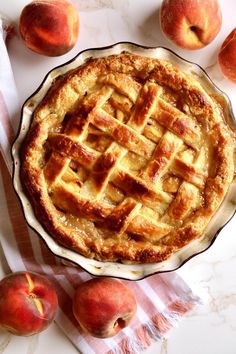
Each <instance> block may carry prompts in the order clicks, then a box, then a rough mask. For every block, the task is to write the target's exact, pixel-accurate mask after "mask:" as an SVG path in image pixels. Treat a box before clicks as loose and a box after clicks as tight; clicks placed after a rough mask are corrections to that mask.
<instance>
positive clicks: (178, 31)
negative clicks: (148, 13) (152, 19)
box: [160, 0, 222, 49]
mask: <svg viewBox="0 0 236 354" xmlns="http://www.w3.org/2000/svg"><path fill="white" fill-rule="evenodd" d="M160 25H161V28H162V31H163V33H164V34H165V35H166V36H167V38H169V39H170V40H171V41H173V42H174V43H175V44H176V45H178V46H179V47H181V48H186V49H199V48H202V47H205V46H206V45H207V44H209V43H210V42H211V41H213V39H214V38H215V37H216V35H217V33H218V32H219V30H220V29H221V25H222V16H221V9H220V6H219V3H218V1H217V0H208V1H206V0H163V1H162V4H161V9H160Z"/></svg>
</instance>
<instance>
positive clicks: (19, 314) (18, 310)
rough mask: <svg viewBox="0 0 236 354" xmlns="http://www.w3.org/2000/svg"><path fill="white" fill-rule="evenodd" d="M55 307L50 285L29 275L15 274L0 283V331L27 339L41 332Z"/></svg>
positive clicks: (51, 318) (32, 274) (30, 273)
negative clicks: (1, 329) (3, 330)
mask: <svg viewBox="0 0 236 354" xmlns="http://www.w3.org/2000/svg"><path fill="white" fill-rule="evenodd" d="M57 306H58V300H57V294H56V291H55V289H54V287H53V285H52V284H51V282H50V281H49V280H48V279H47V278H46V277H44V276H42V275H40V274H36V273H32V272H16V273H11V274H10V275H8V276H6V277H5V278H3V279H2V280H1V282H0V328H3V329H6V330H8V331H9V332H11V333H13V334H16V335H20V336H29V335H32V334H35V333H38V332H41V331H43V330H45V329H46V328H47V327H48V326H49V325H50V323H51V322H52V320H53V318H54V316H55V313H56V310H57Z"/></svg>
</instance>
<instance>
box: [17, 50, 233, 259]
mask: <svg viewBox="0 0 236 354" xmlns="http://www.w3.org/2000/svg"><path fill="white" fill-rule="evenodd" d="M233 153H234V144H233V138H232V134H231V131H230V129H229V128H228V126H227V124H226V122H225V120H224V114H223V110H222V107H221V106H220V105H219V104H218V103H217V101H216V100H215V99H214V97H212V96H211V95H210V94H209V93H207V91H206V90H205V89H204V88H203V87H202V86H201V85H200V84H199V82H198V81H196V80H195V79H193V78H192V77H190V76H187V75H186V74H185V73H183V72H181V71H180V70H179V69H178V68H177V67H174V66H173V65H172V64H171V63H169V62H167V61H162V60H158V59H152V58H147V57H142V56H137V55H132V54H130V53H122V54H120V55H113V56H109V57H106V58H99V59H90V60H88V61H87V62H86V63H85V64H84V65H82V66H80V67H78V68H76V69H74V70H72V71H70V72H69V73H67V74H65V75H63V76H60V77H59V78H57V79H56V80H55V82H54V83H53V85H52V87H51V89H50V90H49V92H48V93H47V94H46V96H45V97H44V98H43V100H42V102H41V103H40V104H39V105H38V107H37V108H36V110H35V112H34V114H33V119H32V122H31V126H30V129H29V132H28V134H27V138H26V140H25V141H24V144H23V148H22V151H21V161H22V168H21V179H22V183H23V185H24V186H25V188H26V190H27V193H28V195H29V198H30V200H31V202H32V204H33V207H34V211H35V214H36V217H37V218H38V220H39V221H40V222H41V224H42V225H43V226H44V228H45V229H46V230H47V231H48V232H49V233H50V234H51V236H53V237H54V238H55V239H56V240H57V242H58V243H60V244H63V245H64V246H66V247H68V248H71V249H73V250H75V251H77V252H78V253H80V254H83V255H85V256H86V257H89V258H95V259H97V260H102V261H116V262H118V261H120V262H129V263H151V262H160V261H163V260H165V259H167V258H168V257H170V255H172V254H173V253H174V252H176V251H177V250H179V249H180V248H182V247H183V246H185V245H186V244H188V243H189V242H190V241H192V240H193V239H196V238H198V237H200V236H201V235H202V233H203V231H204V229H205V228H206V226H207V224H208V223H209V221H210V219H211V217H212V216H213V215H214V213H215V212H216V210H217V209H218V207H219V206H220V204H221V202H222V200H223V198H224V196H225V194H226V192H227V190H228V187H229V185H230V184H231V182H232V180H233V174H234V161H233Z"/></svg>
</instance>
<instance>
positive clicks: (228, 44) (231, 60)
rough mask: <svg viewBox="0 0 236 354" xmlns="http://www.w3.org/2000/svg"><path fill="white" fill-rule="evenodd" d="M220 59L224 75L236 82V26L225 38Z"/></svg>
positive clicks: (219, 55)
mask: <svg viewBox="0 0 236 354" xmlns="http://www.w3.org/2000/svg"><path fill="white" fill-rule="evenodd" d="M218 60H219V65H220V68H221V70H222V72H223V74H224V76H225V77H227V79H229V80H231V81H233V82H234V83H236V28H234V29H233V30H232V32H230V34H229V35H228V36H227V37H226V38H225V40H224V42H223V44H222V46H221V48H220V52H219V54H218Z"/></svg>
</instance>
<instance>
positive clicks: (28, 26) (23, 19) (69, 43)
mask: <svg viewBox="0 0 236 354" xmlns="http://www.w3.org/2000/svg"><path fill="white" fill-rule="evenodd" d="M160 25H161V29H162V31H163V33H164V34H165V35H166V37H167V38H168V39H170V40H171V41H172V42H173V43H175V44H176V45H178V46H179V47H181V48H184V49H190V50H193V49H200V48H203V47H205V46H206V45H208V44H209V43H211V42H212V41H213V39H214V38H215V37H216V36H217V34H218V33H219V31H220V29H221V26H222V14H221V9H220V5H219V3H218V1H217V0H208V1H206V0H163V1H162V4H161V8H160ZM19 32H20V35H21V38H22V39H23V42H24V43H25V44H26V46H27V47H28V48H30V49H32V50H33V51H35V52H37V53H40V54H42V55H47V56H58V55H62V54H65V53H67V52H68V51H69V50H70V49H72V48H73V47H74V45H75V43H76V41H77V38H78V33H79V18H78V11H77V9H76V7H75V6H74V5H73V3H72V2H71V1H70V0H34V1H32V2H31V3H29V4H28V5H26V6H25V7H24V9H23V10H22V12H21V16H20V21H19ZM235 33H236V28H235V29H234V30H233V31H232V32H231V33H230V34H229V36H228V37H227V38H226V39H225V41H224V43H223V44H222V47H221V49H220V52H219V54H218V59H219V65H220V68H221V69H222V72H223V74H224V75H225V76H226V77H227V78H228V79H230V80H232V81H233V82H236V49H235V48H236V35H235Z"/></svg>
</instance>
